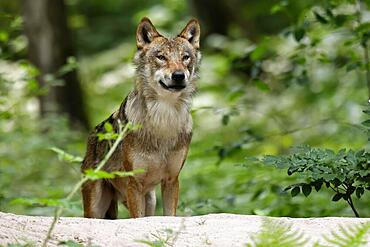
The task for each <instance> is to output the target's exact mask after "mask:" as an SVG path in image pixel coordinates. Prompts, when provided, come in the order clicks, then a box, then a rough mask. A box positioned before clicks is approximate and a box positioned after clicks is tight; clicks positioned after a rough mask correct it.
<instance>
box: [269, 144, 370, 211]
mask: <svg viewBox="0 0 370 247" xmlns="http://www.w3.org/2000/svg"><path fill="white" fill-rule="evenodd" d="M369 160H370V153H368V152H365V151H364V150H360V151H358V152H354V151H352V150H349V151H346V150H344V149H341V150H339V151H338V153H335V152H334V151H332V150H329V149H320V148H311V147H309V146H301V147H297V148H295V149H294V150H293V154H291V155H287V156H272V155H268V156H265V157H264V158H263V159H262V162H263V163H264V164H267V165H274V166H276V167H278V168H287V171H288V175H289V176H290V175H292V174H294V173H298V174H299V175H300V177H302V178H303V179H304V180H305V181H307V182H305V183H298V184H293V185H290V186H288V187H287V188H286V189H285V190H291V195H292V197H294V196H296V195H298V194H299V193H300V192H302V193H303V194H304V195H305V196H306V197H307V196H309V195H310V193H311V191H312V189H315V190H316V191H317V192H318V191H320V189H321V188H322V186H323V185H326V187H327V188H331V189H332V190H333V191H334V192H335V193H336V194H335V195H334V197H333V198H332V201H339V200H340V199H343V200H345V201H347V202H348V203H349V204H350V206H351V207H353V202H352V199H351V196H352V194H354V193H355V194H356V196H357V198H359V199H360V198H361V196H362V195H363V194H364V192H365V190H370V164H369V163H368V161H369ZM355 214H357V213H355ZM356 216H357V215H356Z"/></svg>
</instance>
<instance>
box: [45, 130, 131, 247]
mask: <svg viewBox="0 0 370 247" xmlns="http://www.w3.org/2000/svg"><path fill="white" fill-rule="evenodd" d="M129 128H130V125H129V124H126V125H125V127H124V128H123V129H122V125H121V123H119V130H120V133H119V135H118V137H117V139H116V140H115V142H114V143H113V146H112V147H111V148H110V149H109V152H108V153H107V154H106V155H105V156H104V158H103V159H102V160H101V161H100V162H99V164H98V166H97V167H96V168H95V169H94V172H97V171H100V170H101V169H102V168H103V166H104V165H105V164H106V163H107V161H108V160H109V159H110V157H111V156H112V155H113V153H114V151H115V150H116V149H117V147H118V145H119V144H120V143H121V141H122V140H123V138H124V137H125V136H126V134H127V132H128V130H129ZM88 180H89V178H88V177H86V176H83V177H82V179H81V180H80V181H79V182H78V183H77V184H76V185H75V186H74V187H73V189H72V191H71V192H70V193H69V194H68V195H67V197H66V199H65V202H69V201H70V200H71V199H72V197H73V196H74V194H76V192H77V191H78V190H79V189H80V188H81V186H82V185H83V184H84V183H85V182H87V181H88ZM63 210H64V207H63V205H61V206H58V207H57V209H56V210H55V214H54V218H53V222H52V223H51V225H50V228H49V230H48V232H47V235H46V237H45V239H44V242H43V243H42V247H46V246H47V244H48V242H49V240H50V239H51V234H52V232H53V230H54V228H55V225H56V224H57V221H58V219H59V217H60V215H61V214H62V212H63Z"/></svg>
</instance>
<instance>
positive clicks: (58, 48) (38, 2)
mask: <svg viewBox="0 0 370 247" xmlns="http://www.w3.org/2000/svg"><path fill="white" fill-rule="evenodd" d="M23 18H24V30H25V34H26V36H27V39H28V55H29V59H30V61H31V63H33V64H34V65H35V66H36V67H37V68H38V69H39V71H40V75H39V76H38V78H37V79H38V82H39V84H40V86H41V87H46V88H47V89H48V91H47V93H46V94H43V95H41V96H40V97H39V100H40V112H41V115H42V116H45V115H47V114H48V113H57V114H60V113H62V114H63V113H64V114H67V116H68V117H69V119H70V120H71V122H72V123H77V124H79V125H81V126H82V127H84V128H88V119H87V115H86V112H85V108H84V104H83V103H84V102H83V99H84V98H83V94H82V89H81V86H80V83H79V80H78V77H77V72H76V70H73V71H70V72H68V73H65V74H63V75H61V76H60V77H58V79H61V80H62V82H63V83H62V85H55V83H54V85H53V83H50V82H48V81H47V80H45V75H48V74H49V75H56V73H57V72H58V70H60V68H61V67H62V66H63V65H64V64H66V62H67V58H68V57H70V56H74V55H75V54H74V50H73V44H72V40H71V35H70V31H69V29H68V25H67V14H66V7H65V4H64V1H63V0H52V1H50V0H23Z"/></svg>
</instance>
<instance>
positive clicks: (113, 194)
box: [82, 18, 200, 219]
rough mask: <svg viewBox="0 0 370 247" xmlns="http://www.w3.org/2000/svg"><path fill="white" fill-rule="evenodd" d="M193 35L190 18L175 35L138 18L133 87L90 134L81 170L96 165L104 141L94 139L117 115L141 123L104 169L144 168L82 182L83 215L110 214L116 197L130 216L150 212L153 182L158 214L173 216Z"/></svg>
mask: <svg viewBox="0 0 370 247" xmlns="http://www.w3.org/2000/svg"><path fill="white" fill-rule="evenodd" d="M199 35H200V29H199V24H198V21H196V20H194V19H193V20H191V21H189V23H188V24H187V25H186V27H185V28H184V29H183V31H182V32H181V33H180V34H179V35H178V36H177V37H175V38H165V37H163V36H162V35H161V34H159V33H158V32H157V30H156V29H155V27H154V26H153V24H152V23H151V22H150V20H149V19H148V18H144V19H142V21H141V22H140V24H139V26H138V28H137V34H136V40H137V47H138V50H137V52H136V54H135V58H134V63H135V65H136V66H137V69H136V81H135V87H134V90H133V91H131V92H130V93H129V94H128V96H127V97H126V99H125V100H124V102H123V103H122V104H121V106H120V108H119V109H118V110H117V111H116V112H115V113H113V114H112V115H111V116H110V117H109V118H108V119H106V120H105V121H104V122H102V123H101V124H99V125H98V126H97V127H96V128H95V130H94V131H93V132H92V133H91V134H90V136H89V138H88V143H87V151H86V155H85V159H84V161H83V164H82V171H84V170H86V169H89V168H94V167H96V164H97V163H99V161H100V160H101V159H102V158H103V157H104V155H105V154H106V153H107V151H108V149H109V146H110V143H109V142H108V141H101V142H99V141H98V139H97V137H96V134H97V133H99V132H104V123H105V122H109V123H111V124H112V125H113V126H114V128H115V129H117V127H118V120H120V121H121V122H123V123H127V122H132V123H134V124H139V125H141V128H140V129H139V130H136V131H133V132H130V133H129V134H128V135H127V136H126V137H125V138H124V140H123V141H122V142H121V144H120V145H119V148H118V149H117V150H116V151H115V152H114V154H113V156H112V157H111V158H110V160H109V161H108V163H107V164H106V165H105V166H104V170H105V171H108V172H111V171H132V170H135V169H139V168H143V169H144V170H145V173H143V174H138V175H136V176H134V177H126V178H115V179H111V180H98V181H89V182H86V183H85V184H84V185H83V188H82V196H83V204H84V215H85V217H89V218H107V219H115V218H117V202H118V201H121V202H122V203H123V204H124V205H125V206H126V207H127V208H128V209H129V212H130V216H131V217H135V218H136V217H142V216H150V215H154V211H155V205H156V196H155V190H154V188H155V186H156V185H157V184H161V191H162V199H163V214H164V215H176V207H177V202H178V192H179V182H178V176H179V173H180V170H181V169H182V167H183V165H184V162H185V159H186V156H187V152H188V149H189V144H190V141H191V136H192V118H191V115H190V107H191V99H192V95H193V94H194V92H195V90H196V85H195V80H196V79H197V77H198V69H199V63H200V52H199ZM176 71H177V72H181V73H183V75H184V80H183V81H182V84H181V89H177V88H175V86H176V85H177V84H175V81H174V79H173V76H172V75H173V73H174V72H176Z"/></svg>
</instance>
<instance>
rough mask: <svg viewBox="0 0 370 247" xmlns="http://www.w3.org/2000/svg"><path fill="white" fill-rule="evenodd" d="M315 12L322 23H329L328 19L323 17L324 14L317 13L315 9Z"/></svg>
mask: <svg viewBox="0 0 370 247" xmlns="http://www.w3.org/2000/svg"><path fill="white" fill-rule="evenodd" d="M313 14H314V15H315V18H316V20H317V21H318V22H320V23H322V24H327V23H328V20H327V19H326V18H325V17H323V16H322V15H320V14H319V13H317V12H316V11H313Z"/></svg>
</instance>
